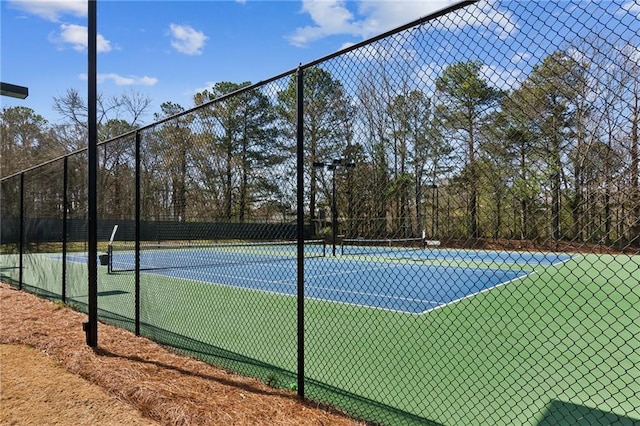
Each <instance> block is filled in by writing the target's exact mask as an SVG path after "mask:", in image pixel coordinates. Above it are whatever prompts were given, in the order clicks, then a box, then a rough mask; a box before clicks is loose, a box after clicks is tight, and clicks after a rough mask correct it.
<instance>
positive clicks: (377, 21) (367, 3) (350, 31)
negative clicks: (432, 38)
mask: <svg viewBox="0 0 640 426" xmlns="http://www.w3.org/2000/svg"><path fill="white" fill-rule="evenodd" d="M456 3H460V0H422V1H418V0H395V1H381V0H358V2H357V8H356V10H355V11H353V12H352V11H351V10H349V9H348V8H347V2H346V1H344V0H303V2H302V4H303V6H302V11H301V12H302V13H307V14H309V16H310V17H311V19H312V20H313V25H309V26H306V27H301V28H298V29H296V30H295V31H294V33H293V34H291V35H290V36H289V37H288V39H289V41H290V42H291V44H293V45H294V46H300V47H302V46H306V45H307V44H309V43H311V42H313V41H316V40H319V39H322V38H325V37H328V36H332V35H351V36H355V37H359V38H362V39H365V38H368V37H372V36H375V35H378V34H381V33H384V32H385V31H389V30H392V29H393V28H396V27H398V26H401V25H404V24H407V23H409V22H412V21H414V20H416V19H418V18H421V17H424V16H427V15H430V14H432V13H435V12H438V11H440V10H442V9H445V8H447V7H450V6H452V5H454V4H456ZM492 3H493V2H492V1H486V2H484V3H481V6H480V7H479V8H478V6H470V7H471V8H473V15H472V14H471V12H461V13H459V14H458V15H457V16H458V18H459V19H456V20H446V19H444V20H439V21H434V22H433V24H432V25H433V27H434V28H436V29H448V30H455V29H458V28H461V27H462V26H464V25H473V26H475V27H478V28H486V32H491V33H493V34H494V35H495V36H496V37H498V38H500V39H501V40H505V39H506V38H508V37H509V36H510V35H511V33H512V32H513V31H514V30H516V29H517V27H516V25H515V24H514V23H513V18H512V15H511V14H510V13H509V12H501V11H499V10H497V9H496V7H495V6H494V5H493V4H492Z"/></svg>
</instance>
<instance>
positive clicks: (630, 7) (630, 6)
mask: <svg viewBox="0 0 640 426" xmlns="http://www.w3.org/2000/svg"><path fill="white" fill-rule="evenodd" d="M620 9H621V10H626V11H627V12H629V13H631V14H632V15H636V16H640V3H638V2H637V1H628V2H626V3H625V4H623V5H622V6H621V7H620ZM623 13H624V12H619V13H618V16H619V15H621V14H623Z"/></svg>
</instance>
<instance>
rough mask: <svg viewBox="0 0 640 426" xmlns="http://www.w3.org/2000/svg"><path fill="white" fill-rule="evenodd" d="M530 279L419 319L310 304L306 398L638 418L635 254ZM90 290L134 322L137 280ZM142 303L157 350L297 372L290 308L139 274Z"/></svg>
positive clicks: (419, 419)
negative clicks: (168, 347)
mask: <svg viewBox="0 0 640 426" xmlns="http://www.w3.org/2000/svg"><path fill="white" fill-rule="evenodd" d="M25 260H26V261H25V270H24V274H25V281H26V282H27V283H33V286H34V287H38V288H45V289H47V290H48V291H50V292H51V293H56V294H59V293H60V289H59V287H57V286H59V283H55V282H51V280H50V279H46V277H51V276H54V275H52V274H54V273H55V272H56V271H57V272H58V274H59V268H60V262H59V261H56V260H54V259H52V255H51V254H38V255H29V256H27V257H26V259H25ZM324 261H325V260H324V259H320V262H324ZM370 261H371V262H377V261H378V260H375V259H373V258H372V259H371V260H370ZM402 261H403V260H398V262H402ZM409 262H411V261H409ZM13 263H15V262H14V261H11V260H10V259H8V258H7V257H5V259H3V265H4V266H5V267H7V268H9V267H10V266H11V264H13ZM327 265H330V264H329V263H327ZM69 267H70V268H71V271H70V272H69V276H70V279H71V281H72V283H70V285H71V288H70V290H69V295H70V297H71V298H72V299H73V300H77V301H78V302H84V301H85V299H86V289H85V288H84V287H82V286H79V285H77V283H79V282H82V281H81V279H80V278H84V279H85V281H84V282H86V267H84V266H82V265H80V264H73V263H72V262H70V263H69ZM262 267H263V270H264V271H265V275H266V276H268V274H269V268H270V267H271V266H270V265H269V264H265V265H263V266H262ZM7 271H14V270H13V269H7V270H6V271H5V270H4V269H3V274H5V273H11V274H13V272H7ZM532 271H533V272H532V273H529V274H527V275H526V276H523V277H520V278H518V279H517V280H514V281H512V282H510V283H509V284H508V285H502V286H495V287H492V288H490V289H488V290H487V291H484V292H480V293H477V294H473V295H471V296H469V297H466V298H463V299H462V300H459V301H455V302H453V303H449V304H446V305H445V306H443V307H441V308H439V309H437V310H433V311H429V312H427V313H426V314H424V315H415V314H410V313H406V312H399V311H395V310H385V309H378V308H376V307H371V306H355V305H351V304H341V303H335V302H333V301H327V300H320V299H307V300H306V303H305V328H306V329H305V341H306V343H305V365H306V377H307V379H308V385H307V393H308V396H309V398H311V399H319V400H324V401H328V402H333V403H339V404H340V406H342V407H344V408H346V409H348V410H349V412H351V413H352V414H355V415H362V416H366V415H372V414H371V413H373V412H374V411H375V412H376V413H377V414H376V416H375V417H376V418H379V419H380V418H381V419H386V420H385V421H386V423H389V424H411V423H416V424H417V423H424V422H426V421H427V420H428V421H432V422H436V423H438V420H439V419H447V422H446V423H451V420H452V419H453V420H454V422H455V423H456V424H468V425H473V424H487V421H491V422H492V424H496V425H499V424H531V425H535V424H542V422H543V421H545V420H547V421H548V419H549V418H550V417H549V412H550V410H555V409H558V407H582V408H581V410H583V411H584V410H591V411H592V412H602V413H614V414H616V413H617V414H618V415H620V416H621V418H622V419H623V421H626V422H627V423H621V424H634V422H638V421H640V367H639V365H640V356H639V355H638V354H640V313H639V312H640V311H639V308H638V306H640V282H639V281H640V273H639V271H640V257H639V256H625V255H619V256H613V255H585V256H581V255H578V256H573V257H572V258H571V259H569V260H567V261H565V262H563V263H559V264H553V265H542V264H540V265H537V266H534V267H533V269H532ZM83 274H85V276H84V277H83V276H82V275H83ZM76 275H77V276H78V279H77V281H75V279H74V278H73V277H74V276H76ZM99 292H100V297H99V306H100V309H101V313H102V316H103V317H105V316H110V317H111V316H113V317H118V318H133V309H134V305H133V300H134V295H133V274H122V275H108V274H106V271H104V268H101V274H100V277H99ZM141 304H142V305H141V318H142V321H143V328H142V329H143V333H144V334H146V335H149V336H151V337H160V340H161V341H162V342H163V343H167V344H171V343H172V341H171V339H176V341H174V342H173V344H174V346H180V347H181V349H182V350H184V351H185V352H187V353H191V354H193V355H197V356H199V357H201V358H205V359H207V360H209V361H211V362H214V363H217V364H219V365H222V366H225V367H228V368H233V369H234V370H236V371H240V372H246V373H248V374H252V375H258V376H261V375H263V374H270V375H269V378H271V379H273V382H274V383H275V384H277V385H281V386H286V385H287V384H288V381H290V380H291V377H294V375H295V373H294V372H295V371H296V359H297V352H296V336H297V329H296V315H297V311H296V303H295V298H294V297H291V296H289V295H285V294H281V293H277V292H270V291H264V290H256V289H254V288H241V287H233V286H216V285H211V283H206V282H201V281H197V280H189V279H186V278H178V277H172V276H167V275H161V274H142V282H141ZM176 336H181V337H180V338H178V337H176ZM163 339H164V340H163ZM178 341H179V342H180V345H177V344H176V343H177V342H178ZM185 342H187V343H185ZM203 347H205V348H208V349H207V350H204V351H203ZM333 348H340V350H339V351H335V350H333ZM209 350H210V352H207V351H209ZM363 360H366V362H363ZM257 365H259V366H261V367H260V369H257V367H256V366H257ZM269 368H271V369H272V371H273V373H266V371H267V370H268V369H269ZM261 377H262V378H263V379H266V376H261ZM407 383H410V385H409V386H408V385H407ZM578 411H579V410H578ZM578 411H577V412H578ZM579 412H582V411H579ZM603 418H608V417H603ZM488 419H489V420H488ZM625 419H628V420H625ZM442 423H444V420H443V421H442Z"/></svg>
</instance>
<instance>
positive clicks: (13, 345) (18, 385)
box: [0, 284, 363, 426]
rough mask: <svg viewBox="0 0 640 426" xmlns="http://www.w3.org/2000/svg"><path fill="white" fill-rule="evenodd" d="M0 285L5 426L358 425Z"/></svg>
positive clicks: (0, 416) (1, 419)
mask: <svg viewBox="0 0 640 426" xmlns="http://www.w3.org/2000/svg"><path fill="white" fill-rule="evenodd" d="M84 321H86V315H85V314H82V313H79V312H76V311H73V310H71V309H69V308H67V307H65V306H63V305H62V304H60V303H53V302H49V301H46V300H43V299H40V298H37V297H36V296H33V295H31V294H28V293H24V292H20V291H17V290H15V289H12V288H11V287H9V286H7V285H5V284H0V424H2V425H61V426H66V425H95V424H100V425H123V424H127V425H130V426H138V425H157V424H160V425H338V426H340V425H362V424H363V423H361V422H357V421H355V420H352V419H349V418H348V417H346V416H343V415H342V414H341V413H339V412H337V411H335V410H328V409H324V408H320V407H318V406H315V405H313V404H311V403H303V402H301V401H300V400H299V399H298V398H297V396H296V395H295V393H293V392H290V391H286V390H279V389H273V388H270V387H268V386H266V385H265V384H263V383H261V382H259V381H257V380H255V379H250V378H246V377H242V376H239V375H236V374H233V373H229V372H226V371H224V370H221V369H219V368H216V367H213V366H211V365H209V364H206V363H204V362H200V361H197V360H194V359H191V358H188V357H184V356H179V355H177V354H175V353H173V352H172V351H170V350H168V349H166V348H163V347H161V346H159V345H157V344H155V343H153V342H151V341H149V340H147V339H145V338H141V337H136V336H135V335H133V334H132V333H129V332H127V331H125V330H122V329H118V328H116V327H112V326H109V325H105V324H99V326H98V343H99V346H98V348H97V349H96V350H92V349H91V348H89V347H88V346H86V344H85V336H84V332H83V331H82V323H83V322H84Z"/></svg>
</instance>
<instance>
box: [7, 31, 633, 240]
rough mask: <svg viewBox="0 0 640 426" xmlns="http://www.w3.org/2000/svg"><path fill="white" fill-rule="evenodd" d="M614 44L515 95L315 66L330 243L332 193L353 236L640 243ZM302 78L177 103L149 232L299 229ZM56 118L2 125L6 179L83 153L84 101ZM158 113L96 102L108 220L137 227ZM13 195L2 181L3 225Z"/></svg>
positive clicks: (309, 137)
mask: <svg viewBox="0 0 640 426" xmlns="http://www.w3.org/2000/svg"><path fill="white" fill-rule="evenodd" d="M605 47H606V46H600V45H597V44H588V43H585V44H584V45H582V46H580V48H576V47H568V48H566V49H564V50H558V51H556V52H554V53H552V54H551V55H549V56H547V57H545V58H544V59H543V60H541V61H540V62H539V63H537V64H536V65H535V66H533V67H532V69H531V71H530V72H529V73H528V75H526V76H525V77H523V78H521V79H520V80H519V82H518V83H514V84H511V85H510V87H509V88H508V89H505V88H504V87H499V86H498V85H496V84H495V83H493V82H491V81H490V80H489V79H488V78H487V75H486V71H485V70H486V65H485V64H483V63H482V62H480V61H472V60H469V61H461V62H456V63H453V64H450V65H448V66H446V67H444V68H443V69H442V70H441V72H440V73H439V75H437V76H436V77H435V78H434V79H432V80H430V81H421V80H419V79H418V80H417V79H416V77H415V76H413V75H412V74H411V73H408V72H407V73H399V72H397V71H394V70H392V69H390V68H389V67H386V66H384V65H380V66H375V67H369V68H367V69H364V70H359V71H358V72H357V73H351V74H350V75H348V76H346V77H342V78H338V77H337V76H336V75H337V73H336V72H333V73H332V72H331V70H330V69H328V68H326V67H324V68H323V67H322V66H316V67H313V68H308V69H305V70H304V93H303V99H304V113H305V116H304V129H303V130H304V140H305V147H304V152H305V154H304V155H305V159H304V160H305V170H304V178H305V200H306V201H305V203H306V204H305V206H304V209H305V212H306V214H307V220H308V222H309V223H310V224H313V225H314V227H315V229H316V232H317V233H318V234H322V233H323V232H327V227H329V225H330V222H331V220H332V218H331V216H332V214H331V213H332V211H331V208H332V203H333V197H334V196H335V197H336V200H335V203H336V207H337V209H336V210H337V214H338V222H339V226H340V233H341V234H343V235H345V236H346V237H351V238H355V237H364V238H389V237H410V236H421V235H422V234H423V232H424V233H426V234H427V236H428V237H429V238H434V239H443V238H461V239H477V238H506V239H517V240H533V241H542V240H554V241H562V240H570V241H577V242H593V243H598V244H606V245H617V246H626V245H629V244H631V245H634V246H638V244H640V237H639V236H640V176H639V174H640V163H639V157H640V153H639V140H638V139H639V135H638V120H639V115H640V61H639V60H638V57H637V55H638V54H637V50H634V49H630V48H627V47H624V46H623V47H621V48H616V49H604V48H605ZM296 79H297V76H296V75H291V76H287V77H283V78H282V79H280V80H278V81H276V82H272V83H270V84H268V85H262V86H251V84H250V83H249V82H242V83H232V82H220V83H217V84H215V85H214V86H213V87H212V88H211V89H209V90H205V91H203V92H201V93H198V94H196V95H195V96H194V105H196V106H198V105H200V107H199V108H194V109H191V110H188V111H187V110H185V109H184V108H183V107H182V106H181V105H178V104H175V103H172V102H165V103H163V104H162V105H161V109H160V113H158V114H155V116H154V118H155V119H156V120H157V121H156V124H154V125H152V126H150V127H145V128H144V129H143V130H141V132H140V133H141V153H142V154H141V158H140V170H141V175H140V186H141V207H142V208H141V210H142V214H143V219H144V220H157V221H160V220H163V221H164V220H170V221H176V222H202V223H205V222H213V221H228V222H255V221H267V222H277V221H281V222H288V221H293V220H294V219H295V209H296V185H295V184H296V161H295V146H296V145H295V141H296V132H297V124H296V123H297V99H298V97H297V91H296V87H297V81H296ZM503 86H504V85H503ZM54 104H55V106H56V109H57V110H58V111H59V112H60V113H61V114H62V115H63V116H64V117H65V118H66V121H65V124H62V125H50V124H49V123H47V121H46V120H45V119H44V118H43V117H41V116H39V115H38V114H36V113H35V112H34V111H32V110H30V109H28V108H24V107H13V108H4V109H3V110H2V111H1V114H0V126H1V127H0V128H1V130H2V149H1V151H0V156H1V157H0V165H1V166H2V175H4V176H7V175H10V174H12V173H14V172H18V171H20V170H22V169H24V168H26V167H28V166H30V165H34V164H36V163H38V162H41V161H42V160H45V159H46V158H52V157H56V156H59V155H63V154H65V153H69V152H72V151H75V150H78V149H80V148H82V143H83V141H85V140H86V127H85V123H86V105H85V104H84V102H83V100H82V99H80V97H79V96H78V94H77V92H75V91H72V90H71V91H68V92H67V93H66V94H65V95H64V96H62V97H61V98H57V99H55V100H54ZM149 105H150V101H149V100H148V99H146V98H145V97H144V96H141V95H138V94H127V95H123V96H121V97H115V98H112V99H108V100H103V99H101V101H100V106H101V108H100V111H101V112H102V115H101V120H100V124H99V132H100V138H101V140H109V142H107V143H103V144H101V145H100V147H99V180H98V187H99V194H98V197H99V215H100V217H101V218H105V219H118V218H122V219H130V218H132V217H133V215H134V211H135V210H134V205H133V200H134V197H135V135H134V134H133V133H129V134H127V136H124V137H120V138H118V137H117V136H118V135H122V134H124V133H126V132H128V131H131V130H135V129H136V128H138V127H139V125H140V123H139V120H140V118H141V117H142V116H143V115H144V114H145V113H146V112H147V111H148V108H149ZM85 157H86V156H85V155H84V154H83V153H82V152H79V153H76V154H74V155H71V156H70V157H69V158H68V160H67V161H68V167H69V170H70V171H69V173H70V179H69V193H68V197H69V204H68V208H69V209H70V210H71V211H72V213H73V214H77V215H82V214H84V212H85V211H86V210H85V208H86V190H84V189H83V188H84V187H83V185H84V184H85V177H84V176H85V174H86V173H85V171H86V161H85V160H86V158H85ZM338 159H339V160H340V163H337V162H336V163H335V167H333V168H327V167H324V168H321V167H314V164H316V165H317V164H318V163H319V162H325V163H328V164H333V163H332V162H333V161H334V160H338ZM61 161H62V160H61ZM345 164H354V165H355V167H353V168H350V167H342V165H345ZM53 169H56V170H53ZM58 169H59V166H55V167H53V166H49V167H48V168H47V169H46V170H51V171H47V172H42V170H41V171H40V172H37V171H33V172H29V174H28V175H27V178H30V176H29V175H30V174H32V173H35V174H37V173H39V174H38V176H39V177H35V175H34V177H33V178H32V179H31V181H29V180H28V182H31V183H30V184H29V185H30V186H29V188H30V191H31V192H30V195H28V197H27V199H28V200H32V201H31V202H33V203H34V208H33V209H32V210H31V212H33V214H39V215H42V216H47V215H49V216H56V215H59V212H60V209H61V204H60V202H59V201H60V198H61V192H59V191H57V190H56V191H52V190H51V188H54V187H55V188H61V182H62V173H61V171H59V170H58ZM43 170H44V169H43ZM12 181H15V179H12ZM14 183H15V182H13V183H10V182H7V181H3V186H2V188H3V199H4V202H3V213H4V214H5V215H6V214H8V213H7V212H8V209H10V208H11V206H15V202H16V197H17V195H16V194H15V190H10V188H15V184H14ZM334 188H335V191H334ZM12 191H13V192H12ZM45 194H48V195H45ZM47 200H48V201H47ZM36 204H37V206H35V205H36Z"/></svg>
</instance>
